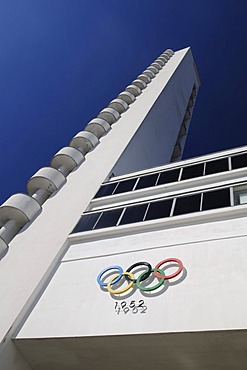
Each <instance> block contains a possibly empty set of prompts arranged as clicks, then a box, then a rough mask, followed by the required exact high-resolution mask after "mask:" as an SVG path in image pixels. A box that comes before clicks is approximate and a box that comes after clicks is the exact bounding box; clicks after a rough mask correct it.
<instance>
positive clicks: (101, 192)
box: [94, 182, 118, 198]
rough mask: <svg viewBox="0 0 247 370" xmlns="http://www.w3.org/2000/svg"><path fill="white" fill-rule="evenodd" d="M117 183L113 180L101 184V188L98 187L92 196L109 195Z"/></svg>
mask: <svg viewBox="0 0 247 370" xmlns="http://www.w3.org/2000/svg"><path fill="white" fill-rule="evenodd" d="M117 184H118V183H117V182H114V183H113V184H108V185H103V186H101V188H99V190H98V192H97V193H96V195H95V197H94V198H101V197H106V196H107V195H111V194H112V193H113V191H114V189H115V187H116V185H117Z"/></svg>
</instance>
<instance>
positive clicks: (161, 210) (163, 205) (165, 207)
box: [145, 199, 172, 221]
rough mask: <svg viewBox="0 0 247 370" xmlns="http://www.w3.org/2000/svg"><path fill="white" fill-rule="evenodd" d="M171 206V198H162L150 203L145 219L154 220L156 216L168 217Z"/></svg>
mask: <svg viewBox="0 0 247 370" xmlns="http://www.w3.org/2000/svg"><path fill="white" fill-rule="evenodd" d="M171 207H172V199H168V200H162V201H160V202H153V203H150V206H149V208H148V212H147V214H146V217H145V221H146V220H155V219H156V218H162V217H169V216H170V212H171Z"/></svg>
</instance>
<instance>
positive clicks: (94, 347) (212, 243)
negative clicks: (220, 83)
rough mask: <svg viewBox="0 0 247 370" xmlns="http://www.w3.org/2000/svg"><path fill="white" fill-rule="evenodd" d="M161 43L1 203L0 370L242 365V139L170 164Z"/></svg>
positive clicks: (188, 88)
mask: <svg viewBox="0 0 247 370" xmlns="http://www.w3.org/2000/svg"><path fill="white" fill-rule="evenodd" d="M199 85H200V82H199V77H198V73H197V69H196V66H195V63H194V60H193V56H192V53H191V50H190V48H186V49H183V50H180V51H177V52H175V53H174V52H173V51H172V50H170V49H168V50H166V51H165V52H164V53H162V54H161V55H160V56H159V57H158V58H157V59H156V60H155V61H154V63H152V64H151V65H150V66H149V67H148V68H147V69H146V70H145V71H143V72H142V73H141V74H140V75H139V76H138V77H137V78H136V79H135V80H134V81H133V82H132V83H131V84H130V85H129V86H127V87H126V89H125V90H124V91H123V92H121V93H120V94H119V95H118V96H117V98H116V99H114V100H112V101H111V102H110V103H109V105H108V107H106V108H105V109H103V110H102V111H101V112H100V113H99V114H98V116H97V117H96V118H94V119H92V120H91V121H90V122H89V123H88V124H87V126H86V127H85V128H84V130H83V131H81V132H79V133H78V134H76V135H75V136H74V137H73V138H72V140H71V141H70V143H69V145H68V146H67V147H65V148H62V149H61V150H60V151H59V152H58V153H57V154H55V156H54V157H53V158H52V159H51V163H50V167H46V168H42V169H40V170H39V171H38V172H37V173H36V174H34V175H33V176H32V178H31V179H30V180H29V181H28V183H27V194H16V195H14V196H12V197H11V198H9V199H8V200H7V201H6V202H5V203H4V204H3V205H2V206H1V207H0V222H1V223H0V225H1V229H0V253H1V254H0V256H1V266H0V277H1V281H4V284H2V285H1V288H0V313H1V320H0V337H1V347H0V368H1V370H10V369H11V370H30V369H34V370H55V369H56V370H57V369H59V370H74V369H76V370H77V369H78V370H80V369H82V370H84V369H93V370H94V369H98V368H100V369H102V370H106V369H107V370H109V369H113V368H114V369H115V368H118V369H119V370H122V369H126V367H133V368H136V369H143V370H147V369H148V370H149V369H158V368H164V367H167V368H170V369H172V370H181V369H182V370H183V369H184V370H188V369H192V370H194V369H196V370H198V369H200V370H204V369H205V370H208V369H219V370H221V369H222V370H223V369H224V370H225V369H234V370H235V369H246V355H247V353H246V340H247V335H246V328H247V315H246V301H247V293H246V289H245V281H246V278H247V268H246V257H247V250H246V235H245V234H246V231H245V230H246V222H247V217H246V210H247V177H246V167H247V147H241V148H237V149H233V150H228V151H223V152H220V153H214V154H210V155H206V156H203V157H197V158H192V159H188V160H181V156H182V152H183V148H184V144H185V140H186V137H187V133H188V128H189V125H190V121H191V117H192V113H193V109H194V105H195V100H196V97H197V93H198V89H199Z"/></svg>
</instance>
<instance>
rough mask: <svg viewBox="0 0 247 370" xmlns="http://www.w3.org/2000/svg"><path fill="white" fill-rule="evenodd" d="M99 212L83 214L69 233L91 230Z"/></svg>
mask: <svg viewBox="0 0 247 370" xmlns="http://www.w3.org/2000/svg"><path fill="white" fill-rule="evenodd" d="M100 215H101V212H97V213H92V214H88V215H83V216H82V217H81V219H80V221H79V222H78V224H77V225H76V227H75V228H74V230H73V231H72V233H71V234H74V233H79V232H81V231H88V230H92V229H93V227H94V225H95V223H96V221H97V220H98V218H99V216H100Z"/></svg>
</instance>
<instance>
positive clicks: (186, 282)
mask: <svg viewBox="0 0 247 370" xmlns="http://www.w3.org/2000/svg"><path fill="white" fill-rule="evenodd" d="M243 207H246V206H243ZM213 212H214V211H213ZM233 212H234V210H233ZM182 217H186V215H185V216H182ZM228 217H230V216H229V215H228ZM246 227H247V217H240V218H236V219H228V220H222V221H213V220H212V222H205V223H202V224H200V223H199V224H197V225H191V226H184V227H177V228H170V229H167V230H159V231H150V232H148V231H146V232H143V233H138V234H134V233H133V234H132V235H125V236H120V237H118V236H117V235H116V236H115V237H114V236H112V237H110V238H109V239H107V238H105V239H103V240H97V238H95V239H94V240H93V241H92V242H90V241H88V242H81V243H79V242H78V243H77V244H74V245H71V247H70V248H69V250H68V252H67V253H66V254H65V256H64V258H63V259H62V262H61V264H60V266H59V268H58V270H57V272H56V274H55V275H54V277H53V279H52V280H51V282H50V284H49V286H48V288H47V289H46V291H45V292H44V294H43V295H42V297H41V299H40V301H39V302H38V304H37V305H36V307H35V308H34V310H33V311H32V313H31V315H30V317H29V318H28V320H27V321H26V323H25V324H24V326H23V328H22V329H21V331H20V333H19V334H18V338H19V339H21V338H46V337H76V336H97V335H114V334H136V333H162V332H164V333H167V332H186V331H187V332H190V331H211V330H226V329H246V328H247V311H246V302H247V292H246V279H247V262H246V261H247V249H246V243H247V236H246ZM144 230H145V225H144V226H143V231H144ZM92 235H93V232H92ZM169 257H176V258H179V259H181V260H182V261H183V263H184V272H183V275H182V279H179V280H177V279H174V282H173V280H171V281H170V284H169V285H168V286H166V287H164V288H163V289H161V291H157V292H158V293H157V292H156V291H154V292H153V293H152V292H151V293H150V294H146V293H141V292H140V291H139V290H136V291H134V292H132V293H131V294H130V295H128V296H127V297H126V296H125V297H124V295H123V296H121V297H119V296H116V297H114V296H113V297H112V296H111V295H110V294H109V293H108V292H105V291H102V290H101V289H100V287H99V286H98V284H97V282H96V278H97V275H98V274H99V272H100V271H101V270H103V269H104V268H106V267H107V266H110V265H115V264H117V265H121V266H122V267H123V269H124V270H126V269H127V268H128V267H129V266H130V265H131V264H133V263H135V262H138V261H148V262H150V263H151V264H152V266H155V265H156V264H157V263H158V262H159V261H161V260H163V259H165V258H169ZM171 271H174V268H171V269H168V270H167V271H166V273H167V274H168V273H170V272H171ZM140 299H143V300H144V301H145V305H146V306H147V311H146V313H137V314H133V313H131V312H128V313H127V314H124V313H123V312H121V313H120V314H119V315H118V314H117V313H116V312H115V310H114V306H115V302H116V301H118V300H119V302H121V301H122V300H126V301H127V302H128V303H130V301H132V300H135V301H139V300H140Z"/></svg>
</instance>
